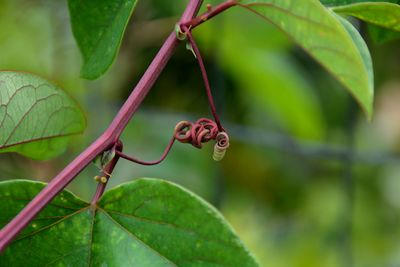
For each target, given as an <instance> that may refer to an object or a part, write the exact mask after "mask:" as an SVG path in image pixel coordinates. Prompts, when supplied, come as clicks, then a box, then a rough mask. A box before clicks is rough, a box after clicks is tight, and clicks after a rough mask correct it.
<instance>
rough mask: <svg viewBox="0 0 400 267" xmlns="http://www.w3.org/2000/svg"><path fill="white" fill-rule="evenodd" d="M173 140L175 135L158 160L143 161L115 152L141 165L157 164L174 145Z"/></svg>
mask: <svg viewBox="0 0 400 267" xmlns="http://www.w3.org/2000/svg"><path fill="white" fill-rule="evenodd" d="M175 140H176V139H175V136H172V138H171V140H170V141H169V143H168V145H167V147H166V148H165V150H164V152H163V154H162V155H161V157H160V158H159V159H158V160H154V161H144V160H141V159H138V158H135V157H132V156H128V155H125V154H124V153H122V152H121V151H117V152H116V154H117V155H118V156H119V157H121V158H124V159H126V160H129V161H132V162H135V163H138V164H141V165H146V166H152V165H157V164H159V163H161V162H162V161H163V160H164V159H165V158H166V157H167V155H168V153H169V151H170V150H171V148H172V146H173V145H174V142H175Z"/></svg>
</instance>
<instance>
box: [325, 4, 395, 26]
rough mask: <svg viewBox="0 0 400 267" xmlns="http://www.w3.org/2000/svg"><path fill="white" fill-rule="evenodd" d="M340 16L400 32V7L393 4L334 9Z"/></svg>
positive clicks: (356, 5) (350, 6)
mask: <svg viewBox="0 0 400 267" xmlns="http://www.w3.org/2000/svg"><path fill="white" fill-rule="evenodd" d="M332 10H333V11H335V12H336V13H339V14H344V15H349V16H353V17H356V18H358V19H361V20H363V21H366V22H369V23H372V24H375V25H377V26H380V27H384V28H387V29H390V30H394V31H400V5H396V4H391V3H359V4H351V5H346V6H338V7H334V8H332Z"/></svg>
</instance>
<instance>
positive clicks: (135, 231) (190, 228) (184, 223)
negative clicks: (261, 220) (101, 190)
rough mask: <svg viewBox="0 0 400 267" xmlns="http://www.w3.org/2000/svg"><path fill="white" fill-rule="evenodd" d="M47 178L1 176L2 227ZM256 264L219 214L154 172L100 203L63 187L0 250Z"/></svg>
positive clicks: (55, 261) (71, 258) (91, 259)
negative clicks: (155, 176)
mask: <svg viewBox="0 0 400 267" xmlns="http://www.w3.org/2000/svg"><path fill="white" fill-rule="evenodd" d="M43 187H44V184H42V183H37V182H30V181H9V182H3V183H0V199H1V202H0V210H1V211H2V212H1V214H0V224H1V226H4V225H5V224H6V223H7V222H8V221H9V220H10V219H11V218H12V217H13V216H15V215H16V214H17V213H18V212H19V211H20V210H21V208H22V207H23V206H24V205H26V203H27V202H28V201H29V200H30V199H31V198H33V197H34V196H35V195H36V194H37V193H38V192H39V191H40V190H41V189H42V188H43ZM27 259H29V266H32V267H34V266H48V265H51V266H53V265H54V266H77V267H79V266H141V267H145V266H149V267H150V266H151V267H153V266H258V265H257V263H256V261H255V260H254V258H253V257H252V256H251V255H250V254H249V252H248V251H247V250H246V248H245V247H244V246H243V244H242V243H241V242H240V240H239V239H238V237H237V236H236V235H235V234H234V232H233V230H232V229H231V228H230V226H229V225H227V223H226V222H225V221H224V219H223V218H222V216H221V215H220V214H219V213H218V212H217V211H216V210H215V209H214V208H213V207H211V206H210V205H209V204H207V203H206V202H204V201H203V200H202V199H200V198H199V197H197V196H195V195H194V194H193V193H190V192H188V191H187V190H185V189H183V188H181V187H180V186H177V185H175V184H172V183H170V182H166V181H162V180H156V179H140V180H136V181H134V182H131V183H127V184H124V185H122V186H118V187H116V188H114V189H112V190H110V191H108V192H107V193H106V194H105V195H104V196H103V197H102V199H101V200H100V202H99V203H98V205H97V206H92V205H90V204H88V203H85V202H84V201H82V200H80V199H78V198H77V197H75V196H74V195H72V194H71V193H69V192H68V191H63V192H62V193H61V194H60V195H59V196H57V197H56V198H55V199H54V200H53V201H52V202H51V204H50V205H48V206H47V207H46V208H45V209H44V210H43V211H42V212H41V213H40V214H39V215H38V216H37V218H36V219H35V220H34V221H32V222H31V224H30V225H29V226H28V227H27V228H26V229H25V230H24V231H23V232H22V233H21V234H20V235H19V236H18V237H17V238H16V240H15V241H13V242H12V243H11V244H10V246H9V247H8V248H7V249H6V250H5V251H4V253H3V254H2V255H1V256H0V262H1V263H2V265H3V266H26V260H27Z"/></svg>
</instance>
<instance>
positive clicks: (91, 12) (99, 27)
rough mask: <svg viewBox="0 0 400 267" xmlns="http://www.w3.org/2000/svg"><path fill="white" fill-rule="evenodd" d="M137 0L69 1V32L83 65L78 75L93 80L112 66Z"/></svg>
mask: <svg viewBox="0 0 400 267" xmlns="http://www.w3.org/2000/svg"><path fill="white" fill-rule="evenodd" d="M136 3H137V0H116V1H107V0H100V1H98V0H86V1H79V0H69V1H68V5H69V10H70V14H71V24H72V30H73V33H74V36H75V39H76V41H77V42H78V45H79V48H80V49H81V52H82V55H83V59H84V64H83V67H82V69H81V76H82V77H83V78H86V79H96V78H98V77H99V76H101V75H102V74H104V73H105V72H106V71H107V69H108V68H109V67H110V66H111V64H112V63H113V61H114V59H115V57H116V55H117V54H118V51H119V48H120V46H121V41H122V38H123V35H124V32H125V28H126V26H127V24H128V21H129V18H130V17H131V15H132V12H133V10H134V8H135V6H136Z"/></svg>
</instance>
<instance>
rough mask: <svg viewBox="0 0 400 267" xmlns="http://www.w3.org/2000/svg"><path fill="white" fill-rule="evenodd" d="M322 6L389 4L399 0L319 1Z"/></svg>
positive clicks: (399, 0)
mask: <svg viewBox="0 0 400 267" xmlns="http://www.w3.org/2000/svg"><path fill="white" fill-rule="evenodd" d="M320 1H321V3H322V4H324V5H329V6H341V5H349V4H354V3H363V2H389V3H397V4H399V3H400V0H386V1H382V0H320Z"/></svg>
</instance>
